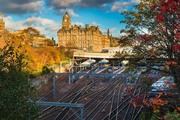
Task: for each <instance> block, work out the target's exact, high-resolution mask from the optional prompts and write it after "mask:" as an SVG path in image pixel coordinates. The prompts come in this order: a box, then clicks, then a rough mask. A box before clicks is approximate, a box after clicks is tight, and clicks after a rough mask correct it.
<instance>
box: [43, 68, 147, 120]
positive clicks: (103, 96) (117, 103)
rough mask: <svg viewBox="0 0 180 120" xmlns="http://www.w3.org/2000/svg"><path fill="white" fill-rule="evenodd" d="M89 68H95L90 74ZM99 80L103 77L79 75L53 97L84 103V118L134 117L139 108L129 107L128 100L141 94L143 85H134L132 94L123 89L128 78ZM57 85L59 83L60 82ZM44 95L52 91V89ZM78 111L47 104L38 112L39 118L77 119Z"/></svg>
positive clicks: (127, 119)
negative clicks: (62, 92)
mask: <svg viewBox="0 0 180 120" xmlns="http://www.w3.org/2000/svg"><path fill="white" fill-rule="evenodd" d="M93 71H95V70H91V71H90V73H93ZM103 72H105V70H104V71H101V73H103ZM122 74H123V73H122ZM61 79H62V78H61ZM103 79H104V77H100V76H91V77H87V76H86V77H85V76H82V77H80V79H79V80H78V81H77V82H76V83H75V85H74V86H73V87H72V88H71V89H70V90H69V91H68V92H67V93H65V95H64V96H60V97H59V98H57V101H58V102H67V103H81V104H84V117H85V119H86V120H100V119H101V120H119V119H121V120H135V119H137V118H138V116H139V114H140V111H141V109H142V108H141V107H134V106H132V104H131V101H132V100H133V96H135V95H136V96H137V95H140V94H142V93H145V92H144V88H143V87H139V88H134V89H133V93H132V94H130V93H129V94H128V93H127V91H126V87H127V80H128V78H121V77H117V76H115V77H112V78H111V80H110V81H108V82H106V84H105V83H102V82H101V81H103ZM63 81H65V78H63ZM135 82H136V83H138V80H135ZM58 84H62V82H59V83H58ZM58 88H59V87H57V89H58ZM48 94H52V92H51V93H48ZM49 96H51V95H49ZM144 96H145V95H144ZM79 112H80V110H78V109H71V108H68V107H47V108H45V109H44V110H43V111H42V113H41V115H40V119H41V120H53V119H54V120H78V119H79V118H78V117H77V113H79Z"/></svg>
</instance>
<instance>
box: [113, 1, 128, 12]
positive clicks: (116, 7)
mask: <svg viewBox="0 0 180 120" xmlns="http://www.w3.org/2000/svg"><path fill="white" fill-rule="evenodd" d="M130 4H131V3H130V2H114V3H113V5H112V7H111V12H114V11H118V12H122V11H124V10H126V9H127V8H128V7H129V5H130Z"/></svg>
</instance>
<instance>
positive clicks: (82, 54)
mask: <svg viewBox="0 0 180 120" xmlns="http://www.w3.org/2000/svg"><path fill="white" fill-rule="evenodd" d="M114 55H115V54H114V53H95V52H74V55H73V57H74V58H78V57H80V58H102V59H103V58H106V59H114V58H116V57H114Z"/></svg>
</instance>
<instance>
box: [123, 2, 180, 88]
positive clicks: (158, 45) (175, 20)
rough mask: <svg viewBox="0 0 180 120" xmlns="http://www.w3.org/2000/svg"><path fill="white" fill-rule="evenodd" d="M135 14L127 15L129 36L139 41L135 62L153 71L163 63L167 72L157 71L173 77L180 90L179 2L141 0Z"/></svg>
mask: <svg viewBox="0 0 180 120" xmlns="http://www.w3.org/2000/svg"><path fill="white" fill-rule="evenodd" d="M135 9H136V10H135V11H126V12H124V15H125V20H124V21H122V23H125V24H126V30H123V31H122V32H124V31H126V33H129V34H130V36H129V37H131V40H133V41H138V42H139V45H138V46H136V47H135V49H134V50H135V55H134V56H135V57H136V61H134V62H133V63H138V64H144V65H146V66H147V67H149V68H151V67H152V65H155V64H156V63H158V62H163V63H164V64H165V66H166V67H165V68H166V69H163V70H162V69H157V70H160V71H163V72H165V73H167V74H170V75H172V76H173V77H174V79H175V83H176V85H177V87H178V88H180V75H179V72H180V0H141V1H140V3H139V4H138V5H137V6H136V7H135Z"/></svg>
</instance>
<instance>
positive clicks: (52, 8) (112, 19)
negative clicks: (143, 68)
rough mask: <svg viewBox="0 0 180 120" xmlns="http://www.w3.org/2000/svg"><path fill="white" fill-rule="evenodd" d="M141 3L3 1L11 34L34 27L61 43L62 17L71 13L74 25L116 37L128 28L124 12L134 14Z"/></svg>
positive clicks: (114, 0)
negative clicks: (91, 27)
mask: <svg viewBox="0 0 180 120" xmlns="http://www.w3.org/2000/svg"><path fill="white" fill-rule="evenodd" d="M139 1H140V0H0V12H1V13H2V14H3V19H4V21H5V26H6V29H7V30H10V31H13V32H15V31H18V30H22V29H26V28H28V27H34V28H36V29H38V30H39V31H40V33H41V34H44V35H46V37H48V38H52V37H54V39H55V40H56V41H57V31H58V30H59V29H60V28H61V26H62V25H61V24H62V17H63V15H64V13H65V12H66V11H67V12H68V13H69V15H70V17H71V24H72V25H75V24H76V25H81V26H82V27H84V26H85V24H89V25H94V26H98V27H99V28H100V30H101V31H102V32H103V34H106V32H107V29H109V30H110V33H111V34H112V35H113V36H115V37H119V36H120V30H122V29H123V28H124V27H125V25H124V24H120V21H121V20H123V19H124V17H123V15H122V14H121V13H122V12H123V11H127V10H133V9H134V6H135V5H136V4H138V3H139Z"/></svg>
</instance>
